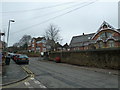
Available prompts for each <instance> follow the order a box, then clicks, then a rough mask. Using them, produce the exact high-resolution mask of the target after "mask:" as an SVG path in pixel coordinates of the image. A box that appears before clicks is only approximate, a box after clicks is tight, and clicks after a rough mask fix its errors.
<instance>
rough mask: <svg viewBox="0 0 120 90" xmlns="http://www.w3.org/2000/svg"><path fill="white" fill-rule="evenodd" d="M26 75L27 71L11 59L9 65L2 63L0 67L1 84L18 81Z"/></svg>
mask: <svg viewBox="0 0 120 90" xmlns="http://www.w3.org/2000/svg"><path fill="white" fill-rule="evenodd" d="M26 76H27V73H26V72H25V71H24V70H23V69H22V68H21V67H20V65H18V64H16V63H15V62H14V61H13V60H11V61H10V64H9V65H4V66H3V67H2V85H5V84H10V83H12V82H16V81H19V80H21V79H24V78H25V77H26Z"/></svg>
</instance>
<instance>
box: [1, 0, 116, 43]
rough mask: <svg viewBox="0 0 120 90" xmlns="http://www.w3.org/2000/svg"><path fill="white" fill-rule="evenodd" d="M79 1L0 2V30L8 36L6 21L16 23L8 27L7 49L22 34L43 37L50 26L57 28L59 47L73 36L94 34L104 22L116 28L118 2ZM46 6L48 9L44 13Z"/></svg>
mask: <svg viewBox="0 0 120 90" xmlns="http://www.w3.org/2000/svg"><path fill="white" fill-rule="evenodd" d="M80 1H81V0H77V2H72V3H70V2H2V3H0V6H1V5H2V9H0V16H1V18H0V30H2V31H5V32H6V33H7V28H8V21H9V20H10V19H14V20H15V23H11V28H10V38H9V45H13V44H14V43H16V42H18V40H20V38H21V37H22V36H23V35H25V34H27V35H31V36H32V37H38V36H42V35H43V34H44V31H45V30H46V29H47V27H48V26H49V24H51V23H52V24H55V25H57V26H58V27H59V28H60V30H61V31H60V35H61V37H62V39H63V41H62V42H61V43H62V44H65V43H70V40H71V38H72V37H73V36H77V35H81V34H82V33H85V34H89V33H95V32H96V31H97V30H98V28H99V27H100V25H101V24H102V22H103V21H106V22H108V23H109V24H111V25H112V26H113V27H115V28H116V29H117V28H118V2H114V0H113V2H100V0H91V2H94V3H91V2H88V1H90V0H86V1H87V2H80ZM56 5H57V6H56ZM48 6H50V7H49V8H44V9H43V7H48ZM52 6H54V7H52ZM40 8H42V9H40ZM78 8H79V9H78ZM69 11H71V12H69ZM68 12H69V13H68ZM59 15H62V16H59ZM56 16H57V17H56ZM53 18H54V19H53ZM46 21H47V22H46ZM43 22H44V23H43Z"/></svg>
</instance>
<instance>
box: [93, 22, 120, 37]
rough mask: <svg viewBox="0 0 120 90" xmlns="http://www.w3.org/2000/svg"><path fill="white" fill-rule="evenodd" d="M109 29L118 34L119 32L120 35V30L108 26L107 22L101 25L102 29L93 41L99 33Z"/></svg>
mask: <svg viewBox="0 0 120 90" xmlns="http://www.w3.org/2000/svg"><path fill="white" fill-rule="evenodd" d="M107 29H111V30H113V31H116V32H119V33H120V31H119V29H115V28H114V27H113V26H111V25H110V24H108V23H107V22H106V21H104V22H103V23H102V24H101V26H100V28H99V29H98V30H97V32H96V33H95V34H94V36H93V37H92V39H93V38H94V37H95V36H96V35H97V34H98V33H99V32H101V31H102V30H107Z"/></svg>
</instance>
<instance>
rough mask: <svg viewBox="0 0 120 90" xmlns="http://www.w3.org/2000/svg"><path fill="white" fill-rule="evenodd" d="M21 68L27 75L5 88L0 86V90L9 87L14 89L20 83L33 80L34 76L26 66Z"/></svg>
mask: <svg viewBox="0 0 120 90" xmlns="http://www.w3.org/2000/svg"><path fill="white" fill-rule="evenodd" d="M21 68H22V69H23V70H24V71H25V72H26V73H27V77H24V79H22V80H19V81H16V82H13V83H11V84H9V85H5V86H0V88H10V87H15V86H18V85H19V84H20V83H23V82H27V81H29V80H30V78H34V74H33V72H32V71H30V70H29V69H28V68H27V67H26V66H21Z"/></svg>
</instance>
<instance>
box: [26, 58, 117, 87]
mask: <svg viewBox="0 0 120 90" xmlns="http://www.w3.org/2000/svg"><path fill="white" fill-rule="evenodd" d="M26 67H27V68H28V69H30V70H31V71H32V72H33V73H34V75H35V79H36V80H38V81H40V82H41V83H42V84H43V85H45V86H46V87H48V88H118V75H113V74H111V73H109V72H106V73H103V72H95V71H94V70H88V69H84V68H81V67H79V66H75V65H68V64H63V63H55V62H52V61H44V60H39V59H37V58H31V59H30V64H29V65H27V66H26ZM98 70H99V69H98Z"/></svg>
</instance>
